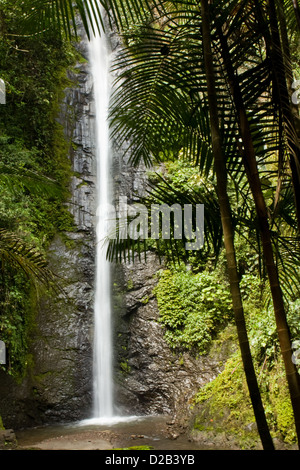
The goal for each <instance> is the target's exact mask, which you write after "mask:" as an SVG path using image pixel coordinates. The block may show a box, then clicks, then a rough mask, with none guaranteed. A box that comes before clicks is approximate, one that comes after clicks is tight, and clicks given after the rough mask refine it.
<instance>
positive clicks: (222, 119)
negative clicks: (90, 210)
mask: <svg viewBox="0 0 300 470" xmlns="http://www.w3.org/2000/svg"><path fill="white" fill-rule="evenodd" d="M104 3H105V4H104ZM29 4H30V6H29ZM99 5H100V2H98V1H97V0H89V1H88V2H86V6H85V8H84V6H83V2H82V1H81V0H76V1H75V2H74V4H71V2H67V1H63V2H59V3H58V2H48V1H46V0H35V1H34V2H27V1H17V2H15V3H14V5H13V6H12V5H11V2H9V1H3V2H1V7H0V27H1V31H0V34H1V46H0V47H1V57H0V61H1V64H0V67H1V68H0V70H1V71H0V74H1V78H3V79H4V81H5V83H6V87H7V104H6V105H5V106H1V123H0V125H1V136H0V137H1V141H0V144H1V145H0V157H1V167H2V172H1V187H0V190H1V203H0V204H1V206H0V223H1V228H2V229H5V230H6V231H9V236H10V237H11V238H9V236H8V232H1V234H2V237H3V238H2V239H1V255H2V270H1V273H2V278H1V317H0V333H1V337H2V339H3V340H4V341H6V342H7V344H8V347H9V357H10V367H11V371H12V373H18V370H19V369H20V370H23V369H24V363H25V360H26V359H25V357H24V351H26V347H24V346H25V344H24V342H26V334H25V333H24V332H25V330H26V331H27V332H28V328H26V324H28V322H29V323H30V322H31V321H32V320H31V319H30V313H29V311H30V309H29V308H28V306H29V302H30V301H31V300H30V299H31V295H30V292H32V283H30V281H28V278H27V276H26V275H25V274H24V273H26V272H28V271H29V270H30V269H29V268H26V266H29V265H27V264H26V263H27V262H28V263H29V262H30V260H27V261H26V257H25V258H24V260H23V259H22V263H21V264H22V265H23V268H24V267H25V271H24V269H23V270H22V269H21V270H20V269H16V260H15V259H14V258H12V257H11V256H10V255H9V254H7V252H8V248H9V247H11V246H14V245H13V240H14V237H16V236H18V237H20V240H19V243H22V244H23V243H25V242H26V243H30V247H31V246H32V244H33V245H34V246H36V248H37V249H39V250H40V251H41V252H42V253H43V252H44V251H45V250H46V249H47V243H49V241H50V240H51V237H52V236H53V234H54V233H55V231H57V230H61V231H64V230H66V228H67V227H69V226H70V225H71V224H72V221H71V220H70V217H69V215H68V213H67V211H66V210H65V209H64V204H63V203H64V201H65V200H66V199H65V198H66V196H67V186H68V178H69V175H70V168H69V164H68V160H67V158H66V154H67V143H66V142H65V140H64V139H63V137H62V129H61V128H60V126H59V125H58V124H57V123H56V121H55V115H56V113H57V111H58V105H59V100H60V97H61V93H62V91H63V88H64V87H65V86H66V81H65V80H66V78H65V77H66V69H67V68H68V67H70V66H72V64H74V62H75V60H76V56H75V53H74V50H73V48H72V46H71V43H70V40H71V41H73V40H74V34H76V28H75V31H74V16H75V14H77V13H78V14H79V15H80V16H81V19H82V21H83V24H84V26H85V27H86V30H87V31H88V32H89V33H90V34H92V31H91V30H90V28H89V26H88V23H89V18H93V17H94V15H95V14H96V11H97V9H98V8H99ZM103 6H104V8H106V9H107V13H108V16H109V18H110V19H111V23H112V24H113V27H114V28H115V30H117V31H118V33H119V34H120V36H121V37H122V39H123V45H122V47H121V52H120V54H119V55H118V57H117V59H116V61H115V63H114V69H115V70H117V71H118V77H119V78H118V81H117V83H116V84H115V91H114V95H113V97H112V102H111V109H110V122H111V128H112V134H113V137H114V139H115V140H116V141H117V142H118V143H119V144H120V147H122V146H124V144H125V143H126V144H127V147H129V151H130V158H131V162H132V164H133V165H138V164H139V163H140V162H143V163H144V164H146V165H147V166H149V167H152V165H154V166H155V168H156V169H157V171H156V173H153V172H151V175H150V178H149V181H150V184H149V195H148V196H147V197H145V200H143V201H142V202H143V203H144V204H151V203H153V202H165V203H167V204H173V203H176V202H177V203H180V204H182V205H183V204H185V203H192V204H197V203H203V204H204V206H205V243H204V247H203V249H202V250H199V251H197V252H186V251H185V249H184V242H185V240H183V241H181V240H175V239H174V238H173V239H172V238H171V240H169V241H168V242H166V241H165V243H161V244H159V246H155V245H154V243H153V241H152V240H150V239H148V240H147V242H146V243H144V240H134V241H132V240H126V243H124V242H122V241H121V240H118V241H117V242H116V243H111V245H110V247H109V250H108V254H109V256H110V258H111V259H112V260H117V261H120V260H122V259H124V258H126V256H127V255H128V254H129V255H130V254H131V252H132V251H133V250H140V251H143V250H144V249H145V248H146V249H156V250H157V251H158V252H159V253H160V254H162V255H163V256H164V257H165V258H166V259H167V261H168V269H166V270H164V271H162V272H160V273H158V277H159V280H158V285H157V288H156V292H155V293H156V296H157V300H158V305H159V308H160V315H161V323H162V325H163V326H164V328H165V331H166V339H167V341H168V342H169V344H170V347H171V348H176V349H177V350H184V349H188V350H193V351H194V352H195V354H205V353H207V352H208V351H209V347H210V345H211V342H212V340H213V339H214V338H216V337H217V333H219V334H220V329H221V328H222V327H223V328H224V327H225V326H226V325H228V324H231V325H234V326H235V328H236V343H237V346H238V348H237V351H236V353H235V355H234V356H233V357H232V358H231V359H230V360H229V361H228V364H227V365H226V367H225V369H224V372H222V373H221V374H220V376H219V377H217V378H216V380H215V381H213V382H212V383H210V384H209V385H208V386H206V387H204V388H203V389H202V390H200V391H199V394H198V395H197V397H195V403H197V404H198V405H204V404H206V407H203V408H201V409H202V410H204V411H203V413H204V415H203V416H204V418H203V420H201V416H200V417H199V419H198V420H197V422H196V424H195V426H196V427H198V429H202V428H203V426H204V424H203V422H205V416H206V415H205V414H206V413H208V411H207V410H210V413H211V414H212V415H213V416H217V415H218V416H219V417H220V420H221V422H222V425H225V426H226V427H227V428H228V429H230V427H231V426H232V429H233V432H236V429H237V428H238V427H241V423H243V424H242V426H243V425H244V426H246V423H249V421H250V423H251V422H254V421H256V424H257V428H258V432H259V436H260V438H261V441H262V444H263V447H264V448H265V449H272V448H273V442H272V437H274V436H279V437H280V438H282V439H284V440H285V441H286V442H287V443H293V442H297V441H298V442H299V438H300V379H299V371H298V365H299V364H298V360H297V350H296V351H295V350H293V346H292V345H293V341H295V340H298V339H299V337H300V331H299V330H300V327H299V313H300V311H299V309H300V301H299V260H300V251H299V226H300V216H299V214H300V212H299V211H300V209H299V203H300V185H299V183H300V144H299V136H300V125H299V109H298V104H299V99H298V97H297V96H298V95H297V86H298V85H299V82H298V81H297V78H299V75H300V67H299V28H300V16H299V8H298V2H297V1H291V0H276V1H275V0H268V1H262V0H241V1H240V0H229V1H226V2H220V1H211V2H208V1H207V0H201V2H200V1H199V2H198V1H190V2H184V1H183V2H180V1H177V0H172V1H168V2H164V1H163V0H161V1H160V0H158V1H155V0H154V1H153V2H149V1H147V0H144V1H143V0H132V1H131V0H127V1H126V2H125V3H124V2H119V1H118V0H115V1H114V0H108V1H107V2H103ZM108 28H109V26H108ZM41 32H43V33H42V34H41ZM37 37H38V38H39V40H38V41H37V40H36V38H37ZM128 142H130V145H128ZM49 178H50V179H51V181H50V180H49ZM52 180H55V182H54V181H52ZM40 188H47V189H48V190H47V191H46V190H45V189H42V190H41V191H39V189H40ZM139 242H141V243H139ZM2 246H3V248H2ZM22 247H23V245H22ZM31 250H32V248H30V249H29V253H32V251H31ZM23 253H26V248H25V245H24V251H23ZM38 256H39V255H38ZM29 258H30V257H29ZM38 259H39V260H40V258H38ZM8 261H9V262H8ZM11 261H14V262H11ZM33 261H35V258H34V259H33ZM17 262H18V263H19V264H20V262H19V261H17ZM34 266H35V265H34ZM43 267H44V264H43V262H42V266H40V265H37V266H36V267H34V268H33V269H32V271H33V272H36V271H35V270H36V269H40V268H43ZM47 274H48V273H47ZM16 312H18V314H16ZM225 330H226V328H225ZM225 330H224V331H225ZM221 334H222V333H221ZM245 397H246V398H245ZM225 402H226V403H225ZM224 409H229V410H230V413H229V414H226V416H225V415H222V413H223V411H224ZM249 413H250V415H251V416H249ZM252 413H253V414H252ZM224 423H225V424H224ZM207 426H208V427H209V426H213V425H211V424H209V425H207ZM220 426H221V425H220Z"/></svg>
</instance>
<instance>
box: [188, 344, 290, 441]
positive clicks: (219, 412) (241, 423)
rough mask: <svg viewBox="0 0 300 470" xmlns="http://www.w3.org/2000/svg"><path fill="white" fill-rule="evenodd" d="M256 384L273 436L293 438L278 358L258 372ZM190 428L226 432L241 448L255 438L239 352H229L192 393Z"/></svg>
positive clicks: (256, 438) (257, 437)
mask: <svg viewBox="0 0 300 470" xmlns="http://www.w3.org/2000/svg"><path fill="white" fill-rule="evenodd" d="M256 365H257V364H256ZM260 386H261V393H262V399H263V403H264V407H265V410H266V416H267V420H268V423H269V426H270V429H271V432H272V434H273V436H274V437H275V436H276V437H278V438H279V439H281V440H282V441H283V442H285V443H286V444H293V443H295V442H296V433H295V426H294V418H293V410H292V406H291V401H290V397H289V392H288V388H287V384H286V380H285V373H284V367H283V364H282V361H281V360H279V361H276V364H275V366H274V368H273V369H272V370H269V371H268V373H267V374H262V375H260ZM194 404H195V405H196V413H195V422H194V428H195V429H196V430H198V431H214V432H215V433H219V432H224V430H225V432H226V434H228V436H230V435H231V436H234V437H235V438H236V439H237V442H238V443H239V445H240V446H241V447H242V448H251V446H253V444H255V443H256V442H258V441H259V436H258V433H257V432H256V430H255V426H254V424H255V417H254V413H253V410H252V406H251V401H250V397H249V392H248V387H247V383H246V378H245V374H244V371H243V366H242V361H241V357H240V354H239V353H236V354H235V355H233V356H232V357H231V358H230V359H229V360H228V361H227V363H226V365H225V368H224V370H223V371H222V372H221V374H219V375H218V377H216V379H215V380H213V381H212V382H210V383H208V384H206V385H205V386H204V387H203V388H202V389H200V390H199V392H198V393H197V395H196V396H195V403H194Z"/></svg>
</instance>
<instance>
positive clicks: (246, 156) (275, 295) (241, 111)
mask: <svg viewBox="0 0 300 470" xmlns="http://www.w3.org/2000/svg"><path fill="white" fill-rule="evenodd" d="M218 35H219V37H220V41H221V48H222V55H223V60H224V64H225V68H226V72H227V76H228V80H229V84H230V88H231V93H232V96H233V100H234V104H235V108H236V111H237V116H238V120H239V127H240V134H241V137H242V143H243V147H244V151H243V162H244V166H245V169H246V173H247V177H248V181H249V185H250V188H251V191H252V195H253V199H254V202H255V207H256V212H257V216H258V220H259V225H260V233H261V240H262V247H263V254H264V258H265V262H266V268H267V274H268V278H269V283H270V289H271V293H272V299H273V305H274V312H275V319H276V325H277V332H278V337H279V342H280V347H281V353H282V356H283V360H284V365H285V370H286V376H287V382H288V385H289V391H290V396H291V401H292V406H293V410H294V416H295V424H296V431H297V436H298V441H299V442H300V387H299V374H298V371H297V368H296V366H295V365H294V364H293V362H292V350H291V338H290V332H289V328H288V324H287V319H286V313H285V308H284V302H283V296H282V291H281V288H280V283H279V278H278V271H277V267H276V264H275V260H274V254H273V248H272V241H271V233H270V228H269V222H268V213H267V208H266V204H265V200H264V196H263V192H262V188H261V183H260V178H259V173H258V168H257V163H256V155H255V149H254V145H253V141H252V135H251V129H250V124H249V121H248V118H247V113H246V110H245V106H244V102H243V96H242V93H241V90H240V85H239V80H238V76H237V74H236V73H235V71H234V68H233V66H232V62H231V58H230V52H229V48H228V44H227V40H226V38H225V37H224V35H223V33H222V31H221V30H220V29H219V30H218Z"/></svg>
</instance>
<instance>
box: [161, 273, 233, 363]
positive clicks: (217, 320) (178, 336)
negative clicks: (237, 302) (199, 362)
mask: <svg viewBox="0 0 300 470" xmlns="http://www.w3.org/2000/svg"><path fill="white" fill-rule="evenodd" d="M155 294H156V297H157V302H158V307H159V314H160V317H159V321H160V322H161V323H162V325H163V326H164V327H165V337H166V340H167V341H168V343H169V345H170V346H171V347H172V348H181V349H182V348H183V349H191V348H193V349H194V350H195V351H196V352H197V353H201V354H205V353H207V352H208V349H209V346H210V345H211V341H212V338H213V337H214V336H215V334H216V333H217V331H218V329H219V328H220V326H221V325H225V324H226V323H227V322H228V321H229V320H230V319H231V318H232V307H231V298H230V293H229V290H228V287H227V285H226V282H225V283H224V279H220V278H219V277H218V275H216V273H215V272H206V271H204V272H200V273H197V274H194V273H192V272H191V271H187V270H186V269H185V268H183V269H177V270H176V269H173V270H164V271H162V272H160V276H159V282H158V285H157V287H156V288H155Z"/></svg>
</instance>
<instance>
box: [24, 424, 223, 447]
mask: <svg viewBox="0 0 300 470" xmlns="http://www.w3.org/2000/svg"><path fill="white" fill-rule="evenodd" d="M166 421H167V418H166V417H161V416H149V417H135V416H129V417H114V418H113V419H102V420H85V421H80V422H77V423H69V424H60V425H56V426H43V427H36V428H31V429H24V430H21V431H18V432H16V435H17V440H18V444H19V446H21V447H27V448H30V447H33V446H37V445H39V444H40V443H42V442H43V441H44V442H45V441H46V440H48V441H49V439H59V438H62V439H64V440H66V439H67V437H68V436H69V437H70V439H73V440H77V441H78V450H80V438H82V436H85V435H90V436H92V435H93V432H94V433H97V432H99V431H100V432H101V431H102V432H103V431H108V432H109V433H111V435H113V436H114V440H113V447H114V448H124V447H133V446H151V447H152V448H153V449H154V450H206V449H207V448H205V447H203V446H200V445H199V444H197V443H195V442H191V441H189V440H188V439H187V437H186V436H182V435H180V436H179V437H177V438H176V439H172V438H169V437H167V436H166V433H165V429H166V428H165V426H166ZM209 449H210V450H217V449H212V448H211V447H210V448H209Z"/></svg>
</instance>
